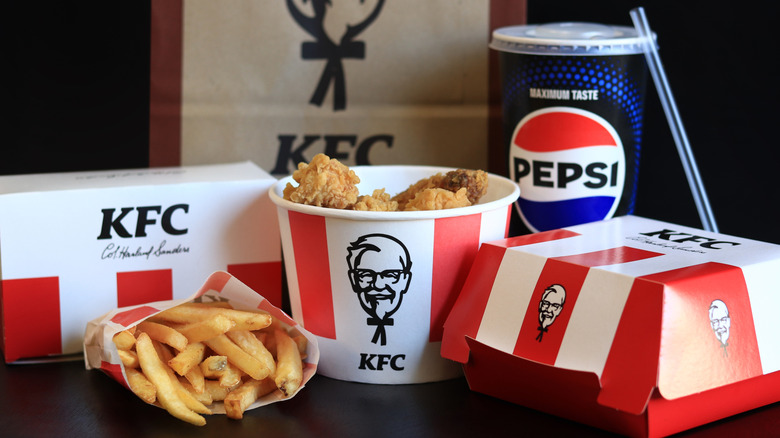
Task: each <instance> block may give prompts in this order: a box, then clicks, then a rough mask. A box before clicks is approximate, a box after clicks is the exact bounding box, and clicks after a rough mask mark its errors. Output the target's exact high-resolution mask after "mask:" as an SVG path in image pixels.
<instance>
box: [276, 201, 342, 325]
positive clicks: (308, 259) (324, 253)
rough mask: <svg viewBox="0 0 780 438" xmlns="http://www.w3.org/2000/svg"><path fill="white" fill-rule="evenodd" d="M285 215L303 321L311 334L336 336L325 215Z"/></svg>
mask: <svg viewBox="0 0 780 438" xmlns="http://www.w3.org/2000/svg"><path fill="white" fill-rule="evenodd" d="M288 217H289V221H290V235H291V238H292V246H293V254H294V257H295V269H296V271H297V272H298V289H299V291H300V299H301V313H302V316H303V324H304V326H305V327H306V329H307V330H309V331H310V332H311V333H313V334H315V335H318V336H322V337H325V338H330V339H336V321H335V319H334V316H333V295H332V293H331V290H330V266H329V265H328V262H327V260H328V239H327V232H326V229H325V218H324V217H321V216H313V215H308V214H303V213H298V212H294V211H290V212H289V213H288Z"/></svg>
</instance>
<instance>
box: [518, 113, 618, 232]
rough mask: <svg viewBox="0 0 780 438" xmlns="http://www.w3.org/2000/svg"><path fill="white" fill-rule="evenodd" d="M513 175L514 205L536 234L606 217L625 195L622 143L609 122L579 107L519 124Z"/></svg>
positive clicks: (528, 118)
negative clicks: (516, 187) (516, 189)
mask: <svg viewBox="0 0 780 438" xmlns="http://www.w3.org/2000/svg"><path fill="white" fill-rule="evenodd" d="M509 162H510V166H509V177H510V178H511V179H513V180H514V181H515V182H517V183H518V184H519V185H520V198H519V199H518V201H517V204H516V207H517V209H518V212H519V214H520V217H521V218H522V220H523V222H524V223H525V225H526V226H527V227H528V228H529V229H530V230H532V231H547V230H552V229H557V228H562V227H567V226H571V225H576V224H581V223H586V222H593V221H597V220H603V219H608V218H611V217H612V216H613V214H614V213H615V210H616V209H617V206H618V203H619V202H620V197H621V195H622V193H623V186H624V184H625V174H626V170H625V169H626V160H625V153H624V151H623V143H622V142H621V140H620V137H619V136H618V134H617V131H615V128H614V127H613V126H612V125H610V124H609V123H608V122H607V121H606V120H605V119H603V118H602V117H599V116H598V115H596V114H594V113H592V112H590V111H585V110H582V109H578V108H570V107H548V108H544V109H540V110H537V111H534V112H532V113H530V114H528V115H526V116H525V117H523V119H522V120H520V122H519V123H518V124H517V127H515V130H514V133H513V135H512V143H511V146H510V148H509Z"/></svg>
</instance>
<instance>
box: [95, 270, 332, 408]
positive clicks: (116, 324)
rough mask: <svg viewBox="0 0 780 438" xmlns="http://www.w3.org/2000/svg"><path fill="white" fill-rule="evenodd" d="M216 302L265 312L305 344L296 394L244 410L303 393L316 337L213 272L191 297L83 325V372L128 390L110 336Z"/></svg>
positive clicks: (316, 353)
mask: <svg viewBox="0 0 780 438" xmlns="http://www.w3.org/2000/svg"><path fill="white" fill-rule="evenodd" d="M216 301H227V302H228V303H230V304H231V305H232V306H233V308H235V309H238V310H261V311H265V312H268V313H270V314H271V315H272V316H273V317H274V318H277V319H278V320H280V321H281V322H283V323H284V324H286V325H287V326H288V327H289V331H290V334H291V335H293V336H297V335H298V333H300V334H302V335H303V336H305V337H306V339H307V341H308V343H307V346H306V352H305V356H304V357H303V381H302V383H301V386H300V387H299V388H298V390H297V391H295V393H294V394H292V395H291V396H290V397H285V396H284V395H283V394H282V393H281V391H278V390H277V391H274V392H272V393H269V394H267V395H265V396H263V397H261V398H260V399H258V400H257V401H256V402H255V403H253V404H252V405H251V406H250V407H249V408H248V409H254V408H257V407H260V406H264V405H267V404H271V403H274V402H277V401H281V400H286V399H289V398H292V397H294V396H295V394H297V393H298V392H299V391H300V390H301V389H303V387H304V385H305V384H306V382H308V381H309V380H310V379H311V378H312V377H313V376H314V374H315V373H316V372H317V362H318V361H319V357H320V350H319V347H318V346H317V339H316V337H314V336H313V335H312V334H311V333H309V332H308V331H306V330H305V329H304V328H303V327H301V326H300V325H298V324H297V323H296V322H295V321H293V319H292V318H290V317H289V316H288V315H287V314H285V313H284V312H282V311H281V310H280V309H279V308H277V307H276V306H274V305H273V304H271V303H270V302H269V301H268V300H267V299H265V298H264V297H262V296H261V295H259V294H258V293H257V292H256V291H254V290H253V289H251V288H250V287H249V286H247V285H245V284H244V283H242V282H240V281H239V280H238V279H236V278H235V277H233V276H232V275H230V274H228V273H227V272H224V271H217V272H214V273H213V274H211V275H210V276H209V277H208V278H207V279H206V281H205V283H204V284H203V286H202V287H201V288H200V289H199V290H198V291H197V292H196V293H195V294H193V295H192V296H189V297H187V298H184V299H178V300H169V301H160V302H156V303H148V304H141V305H137V306H129V307H123V308H119V309H115V310H112V311H111V312H108V313H107V314H105V315H103V316H101V317H99V318H96V319H94V320H92V321H90V322H89V323H87V328H86V331H85V332H84V362H85V365H86V368H87V369H88V370H89V369H98V370H101V371H103V372H104V373H106V374H108V375H109V376H110V377H111V378H113V379H114V380H116V381H117V382H119V383H121V384H122V385H124V386H125V387H126V388H128V390H129V389H130V386H129V385H128V383H127V377H126V375H125V369H124V365H123V364H122V361H121V360H120V358H119V353H118V351H117V348H116V345H115V344H114V341H113V338H114V335H115V334H117V333H118V332H120V331H122V330H125V329H127V328H130V327H134V326H136V325H138V324H139V323H141V322H142V321H144V320H146V319H147V318H149V317H150V316H153V315H155V314H157V313H160V312H162V311H163V310H166V309H170V308H171V307H175V306H177V305H179V304H182V303H188V302H203V303H208V302H216ZM209 408H210V409H211V410H212V412H214V413H215V414H224V413H225V409H224V406H223V405H222V402H214V404H213V405H211V406H209Z"/></svg>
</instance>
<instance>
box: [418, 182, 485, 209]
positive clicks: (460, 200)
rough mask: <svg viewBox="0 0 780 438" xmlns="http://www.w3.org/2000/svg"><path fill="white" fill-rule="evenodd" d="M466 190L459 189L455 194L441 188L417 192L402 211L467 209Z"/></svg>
mask: <svg viewBox="0 0 780 438" xmlns="http://www.w3.org/2000/svg"><path fill="white" fill-rule="evenodd" d="M469 205H471V201H469V198H468V189H466V187H461V188H460V189H459V190H458V191H457V192H452V191H450V190H447V189H441V188H428V189H424V190H421V191H419V192H417V193H416V194H415V196H414V198H412V199H411V200H409V202H407V203H406V205H405V206H404V211H417V210H443V209H447V208H458V207H468V206H469Z"/></svg>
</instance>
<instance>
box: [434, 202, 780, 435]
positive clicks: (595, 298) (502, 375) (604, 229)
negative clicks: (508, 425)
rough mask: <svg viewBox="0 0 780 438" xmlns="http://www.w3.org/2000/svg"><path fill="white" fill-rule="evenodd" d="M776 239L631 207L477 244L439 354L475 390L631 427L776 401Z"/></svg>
mask: <svg viewBox="0 0 780 438" xmlns="http://www.w3.org/2000/svg"><path fill="white" fill-rule="evenodd" d="M778 272H780V246H777V245H772V244H768V243H763V242H757V241H752V240H747V239H742V238H738V237H732V236H726V235H721V234H715V233H712V232H707V231H702V230H698V229H694V228H688V227H683V226H679V225H674V224H670V223H665V222H659V221H654V220H649V219H644V218H640V217H636V216H627V217H621V218H617V219H612V220H609V221H604V222H594V223H591V224H586V225H579V226H573V227H569V228H564V229H559V230H553V231H548V232H544V233H539V234H532V235H526V236H521V237H516V238H510V239H505V240H499V241H495V242H489V243H485V244H483V245H482V247H481V249H480V252H479V254H478V256H477V258H476V260H475V262H474V265H473V266H472V269H471V272H470V273H469V277H468V279H467V280H466V283H465V285H464V287H463V290H462V292H461V294H460V296H459V298H458V300H457V302H456V304H455V305H454V306H453V310H452V312H451V313H450V316H449V317H448V319H447V321H446V323H445V328H444V339H443V342H442V355H443V356H444V357H447V358H450V359H453V360H456V361H459V362H461V363H463V364H464V371H465V374H466V377H467V379H468V381H469V385H470V387H471V389H472V390H474V391H478V392H483V393H486V394H490V395H493V396H496V397H499V398H502V399H506V400H509V401H512V402H515V403H518V404H522V405H525V406H528V407H531V408H534V409H538V410H541V411H545V412H548V413H552V414H556V415H560V416H563V417H567V418H570V419H573V420H575V421H579V422H582V423H587V424H590V425H593V426H597V427H600V428H604V429H608V430H612V431H614V432H618V433H621V434H627V435H632V436H662V435H669V434H672V433H676V432H679V431H682V430H686V429H689V428H692V427H695V426H698V425H701V424H704V423H707V422H711V421H715V420H717V419H720V418H724V417H727V416H729V415H733V414H736V413H739V412H743V411H745V410H748V409H752V408H755V407H759V406H763V405H765V404H769V403H772V402H775V401H778V400H780V373H778V370H780V343H778V341H777V339H778V335H780V324H778V318H777V315H776V312H777V309H778V307H780V295H778V290H780V276H778Z"/></svg>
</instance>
